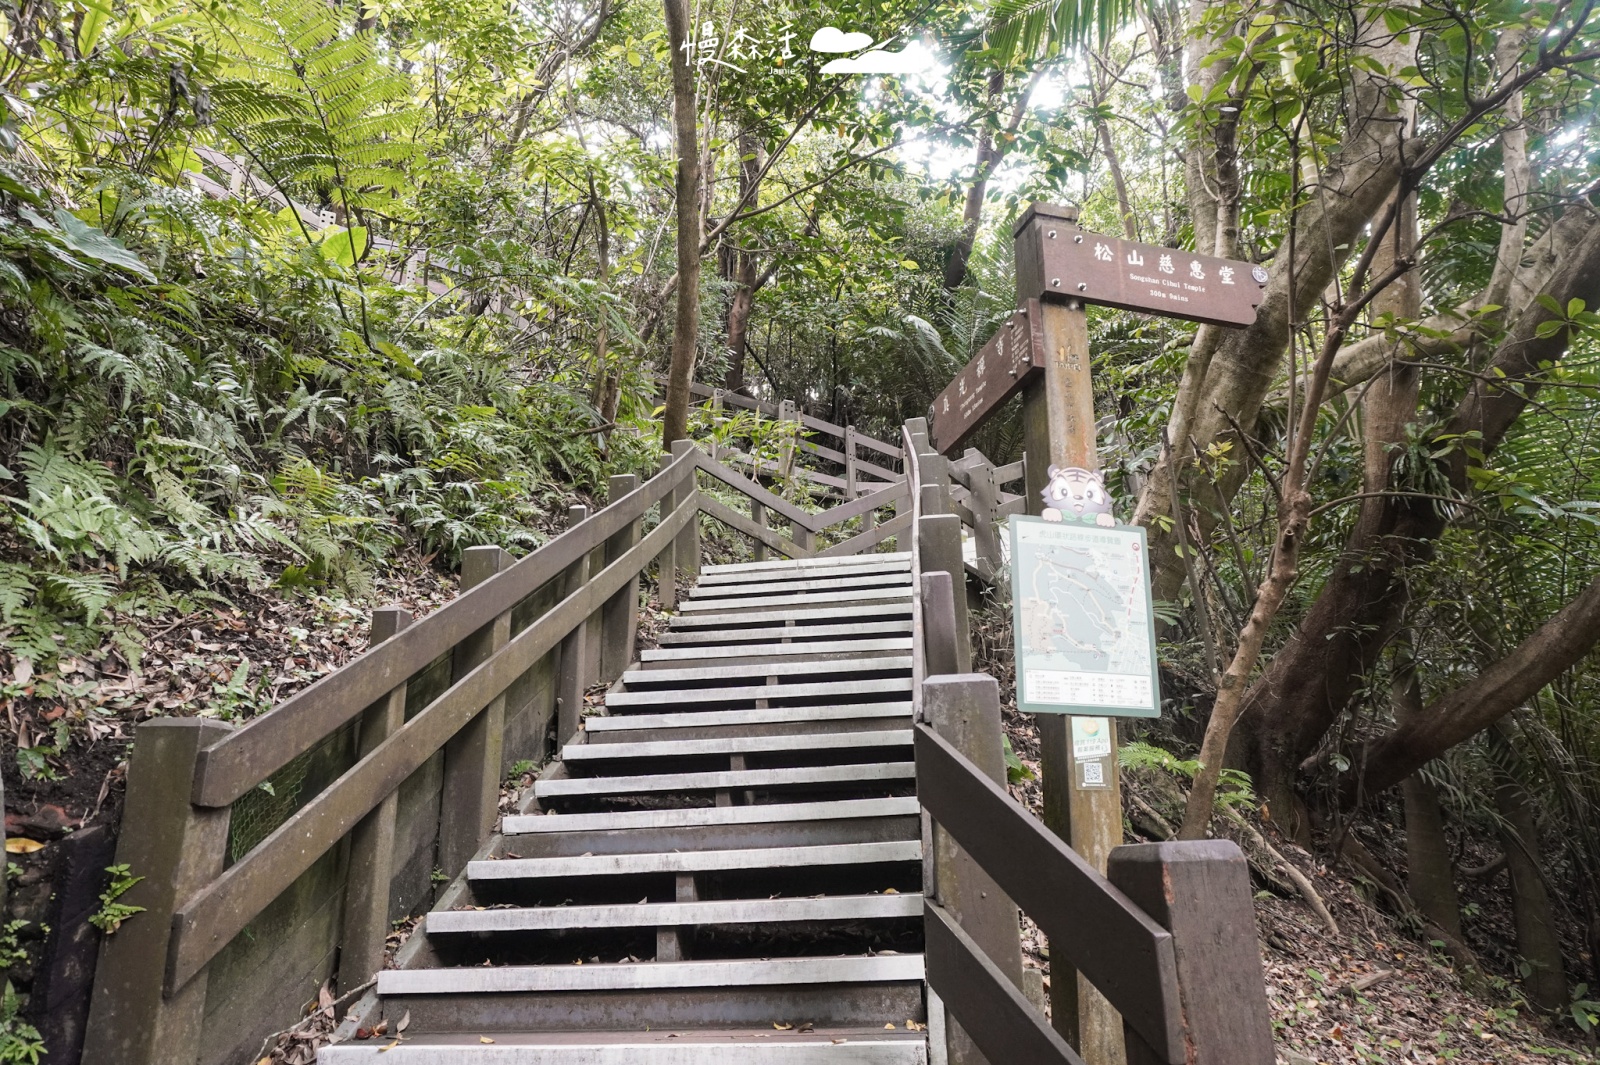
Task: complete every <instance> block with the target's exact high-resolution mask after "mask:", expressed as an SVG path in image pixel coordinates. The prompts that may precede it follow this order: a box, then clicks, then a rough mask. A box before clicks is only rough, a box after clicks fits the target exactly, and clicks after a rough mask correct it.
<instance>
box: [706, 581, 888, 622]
mask: <svg viewBox="0 0 1600 1065" xmlns="http://www.w3.org/2000/svg"><path fill="white" fill-rule="evenodd" d="M910 598H911V585H910V584H909V583H907V584H900V585H896V586H894V587H890V588H860V589H854V590H848V589H847V590H845V591H838V592H799V593H796V594H794V595H782V596H778V595H769V596H766V597H764V598H758V599H755V600H751V599H688V600H685V601H684V602H682V603H680V604H678V612H679V614H680V615H682V614H709V613H734V612H736V611H739V610H760V609H763V608H766V607H771V606H787V605H789V604H793V605H794V606H795V607H809V606H818V605H821V604H823V603H870V602H876V601H879V600H893V599H904V600H907V601H909V600H910Z"/></svg>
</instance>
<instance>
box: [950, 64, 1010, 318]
mask: <svg viewBox="0 0 1600 1065" xmlns="http://www.w3.org/2000/svg"><path fill="white" fill-rule="evenodd" d="M1005 89H1006V73H1005V71H1004V70H996V71H995V72H994V73H992V74H990V75H989V106H990V107H997V106H999V103H1000V94H1001V93H1003V92H1005ZM999 158H1000V149H998V148H996V147H995V143H994V133H993V132H992V131H991V130H990V129H989V126H988V124H987V122H986V123H985V125H984V127H983V130H982V131H981V132H980V133H979V134H978V157H977V160H976V161H975V162H974V163H973V169H972V186H971V187H970V188H969V189H967V203H966V206H965V207H963V208H962V210H961V233H960V235H959V236H957V237H956V241H955V244H954V245H952V246H951V248H950V258H949V259H948V260H947V261H946V262H945V264H944V287H945V288H946V289H948V290H950V291H952V292H953V291H955V290H956V289H958V288H960V287H961V282H963V281H965V280H966V279H967V263H968V262H969V261H971V259H972V245H973V243H974V242H975V241H976V240H977V239H978V225H979V224H980V223H981V222H982V221H983V197H984V194H985V193H986V192H987V191H988V188H989V175H990V174H991V173H993V172H994V166H995V163H996V162H997V161H998V160H999Z"/></svg>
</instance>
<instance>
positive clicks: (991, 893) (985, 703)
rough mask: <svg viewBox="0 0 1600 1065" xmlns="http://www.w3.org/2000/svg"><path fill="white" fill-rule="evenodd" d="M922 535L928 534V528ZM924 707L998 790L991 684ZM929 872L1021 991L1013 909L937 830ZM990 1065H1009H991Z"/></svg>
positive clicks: (962, 1042) (951, 679) (968, 1063)
mask: <svg viewBox="0 0 1600 1065" xmlns="http://www.w3.org/2000/svg"><path fill="white" fill-rule="evenodd" d="M923 520H924V521H927V520H928V519H926V518H924V519H923ZM923 532H924V533H926V529H924V530H923ZM924 542H926V541H924ZM926 579H927V577H926V572H925V573H924V580H926ZM922 706H923V713H924V716H925V717H926V719H927V724H928V726H929V727H930V728H931V729H933V731H934V732H936V733H938V734H939V735H940V736H941V737H943V738H944V740H945V741H947V742H948V743H949V744H950V745H951V746H952V747H954V748H956V749H957V750H958V751H960V752H961V753H962V754H964V755H966V756H967V757H968V758H970V759H972V761H973V762H975V763H977V765H978V767H979V768H980V769H982V770H983V771H984V773H985V774H987V775H988V777H989V778H990V779H991V780H993V781H994V782H995V783H996V784H999V785H1000V786H1001V787H1004V786H1005V780H1006V765H1005V756H1004V754H1003V753H1002V750H1001V739H1000V737H1001V731H1000V687H999V685H998V684H997V683H995V680H994V678H993V677H990V676H986V675H984V674H981V673H968V674H963V675H959V676H943V677H929V678H928V679H927V680H926V681H924V682H923V685H922ZM931 866H932V874H933V876H932V880H933V882H932V883H931V884H924V885H923V888H924V891H925V892H926V893H927V895H928V897H930V898H933V899H935V900H936V901H937V902H938V903H939V905H940V906H941V907H943V908H944V910H945V912H947V913H948V914H949V915H950V916H951V917H952V918H953V919H954V920H955V921H956V922H957V923H958V924H959V925H960V926H961V930H962V931H963V932H965V933H966V934H967V935H968V936H969V937H971V939H972V940H973V941H974V942H975V943H977V944H978V945H979V946H980V947H982V948H983V952H984V953H985V954H986V955H988V957H989V959H990V960H991V961H993V962H994V963H995V966H996V967H997V968H999V970H1000V971H1001V972H1002V973H1003V974H1004V975H1005V977H1006V979H1007V980H1009V981H1010V982H1011V983H1012V984H1013V985H1014V986H1016V987H1017V988H1019V989H1020V988H1022V986H1023V980H1022V944H1021V941H1020V939H1019V938H1018V934H1017V907H1016V904H1015V903H1013V902H1012V901H1011V899H1010V898H1008V897H1007V896H1006V894H1005V892H1003V891H1001V890H1000V887H999V885H997V884H996V883H995V882H994V878H993V877H991V876H990V875H989V874H988V873H987V872H985V871H984V870H983V868H982V867H981V866H980V865H978V863H977V862H975V861H974V860H973V859H972V858H971V856H970V855H968V854H967V853H966V851H965V850H963V849H962V848H961V846H960V845H959V844H957V843H956V842H955V840H954V839H952V838H951V837H950V835H949V834H948V833H946V832H945V831H944V830H943V829H941V828H940V827H939V826H938V825H937V824H935V825H934V828H933V861H932V863H931ZM945 1032H946V1046H947V1048H948V1053H949V1061H950V1065H978V1063H981V1062H984V1061H986V1059H985V1058H984V1056H983V1055H982V1054H981V1053H980V1052H979V1051H978V1049H977V1048H976V1047H975V1046H974V1045H973V1044H972V1041H971V1039H970V1038H969V1037H968V1036H967V1034H966V1032H965V1031H963V1030H962V1029H961V1026H960V1025H958V1024H956V1023H954V1022H953V1020H949V1019H947V1021H946V1025H945ZM994 1065H1009V1063H1007V1062H995V1063H994Z"/></svg>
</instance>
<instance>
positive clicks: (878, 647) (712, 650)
mask: <svg viewBox="0 0 1600 1065" xmlns="http://www.w3.org/2000/svg"><path fill="white" fill-rule="evenodd" d="M910 650H911V637H910V636H889V637H884V638H882V639H871V640H818V641H815V642H811V643H757V644H736V645H733V646H728V647H659V648H653V649H651V650H649V651H642V652H640V655H639V659H640V661H641V662H643V663H644V665H645V667H646V668H647V669H670V668H673V667H674V666H677V665H679V664H680V663H686V662H690V661H709V660H713V659H714V660H717V661H723V660H728V661H729V662H730V663H736V662H737V661H738V660H739V659H741V658H783V657H787V656H790V655H845V656H849V655H864V654H879V653H885V652H893V651H910Z"/></svg>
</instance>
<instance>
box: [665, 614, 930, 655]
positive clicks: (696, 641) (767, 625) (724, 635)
mask: <svg viewBox="0 0 1600 1065" xmlns="http://www.w3.org/2000/svg"><path fill="white" fill-rule="evenodd" d="M880 609H882V610H883V616H882V617H872V618H863V619H860V620H856V621H851V620H841V621H831V622H830V621H822V622H819V623H816V624H794V625H786V624H785V623H784V622H785V620H786V619H787V618H788V615H786V614H781V613H780V614H774V615H773V618H774V619H775V620H772V621H767V622H762V623H760V624H756V623H754V622H751V621H750V617H749V615H748V614H747V615H745V616H744V617H741V618H740V619H739V624H738V626H736V627H732V628H719V627H707V628H697V627H696V625H697V624H698V623H699V622H701V621H703V620H704V619H701V618H691V619H689V620H688V622H686V623H685V622H684V619H682V618H674V619H673V621H674V622H678V623H683V624H682V625H681V627H679V628H669V629H668V630H667V631H666V632H663V633H662V634H661V635H660V637H659V638H658V639H659V641H660V643H661V646H662V647H663V648H680V647H681V648H687V647H695V648H700V647H729V648H734V647H745V646H748V645H750V644H767V643H771V642H772V641H774V640H790V641H793V643H792V644H786V645H785V646H795V647H800V646H803V645H804V644H805V641H809V640H836V641H853V640H863V641H866V640H881V639H888V638H894V637H902V638H906V637H909V636H910V635H911V615H910V613H909V612H908V611H904V610H902V609H899V608H894V607H890V608H880ZM891 614H893V615H896V616H890V615H891Z"/></svg>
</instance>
